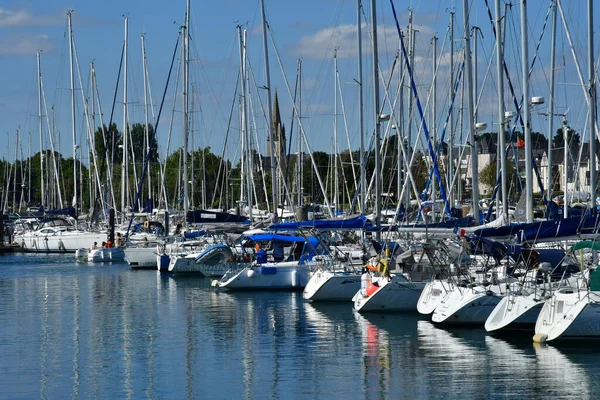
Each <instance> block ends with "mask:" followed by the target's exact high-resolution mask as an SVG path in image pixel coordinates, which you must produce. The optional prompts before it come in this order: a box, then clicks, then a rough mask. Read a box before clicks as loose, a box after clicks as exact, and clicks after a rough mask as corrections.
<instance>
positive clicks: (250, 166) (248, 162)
mask: <svg viewBox="0 0 600 400" xmlns="http://www.w3.org/2000/svg"><path fill="white" fill-rule="evenodd" d="M247 34H248V33H247V31H246V29H244V34H243V42H242V44H243V52H242V59H243V63H242V75H243V78H244V79H243V80H242V85H243V87H244V88H245V89H244V97H243V98H242V100H243V101H244V132H245V137H246V165H247V168H246V171H248V173H247V177H246V181H247V182H248V185H247V186H248V210H249V211H248V212H249V215H248V218H249V219H250V222H252V208H253V206H254V180H253V179H252V177H253V171H252V169H253V156H252V146H250V143H252V140H250V138H251V135H250V131H249V129H248V102H247V101H246V100H247V98H246V95H247V94H248V93H247V92H246V91H247V90H248V88H246V80H247V72H246V67H247V65H246V40H247V38H248V37H247Z"/></svg>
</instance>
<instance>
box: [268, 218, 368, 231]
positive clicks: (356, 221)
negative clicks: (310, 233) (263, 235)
mask: <svg viewBox="0 0 600 400" xmlns="http://www.w3.org/2000/svg"><path fill="white" fill-rule="evenodd" d="M368 225H370V222H368V220H367V218H366V217H364V216H362V215H360V216H357V217H352V218H344V219H317V220H310V221H302V222H282V223H279V224H273V225H271V226H269V228H268V229H269V230H272V231H296V230H298V229H302V228H311V229H317V230H320V231H331V230H343V229H363V228H366V227H367V226H368Z"/></svg>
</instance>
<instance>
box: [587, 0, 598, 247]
mask: <svg viewBox="0 0 600 400" xmlns="http://www.w3.org/2000/svg"><path fill="white" fill-rule="evenodd" d="M593 12H594V3H593V1H592V0H588V74H589V80H590V82H589V84H590V90H589V96H590V112H589V123H588V127H589V128H588V129H589V130H590V192H591V195H592V199H591V200H592V203H591V206H592V208H596V79H595V70H594V14H593ZM594 258H595V257H594Z"/></svg>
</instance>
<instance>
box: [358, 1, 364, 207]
mask: <svg viewBox="0 0 600 400" xmlns="http://www.w3.org/2000/svg"><path fill="white" fill-rule="evenodd" d="M361 8H362V4H361V0H356V32H357V39H358V134H359V136H360V159H359V160H360V212H361V214H365V194H366V188H365V185H366V170H365V168H366V166H365V143H364V132H363V130H364V126H365V121H364V110H363V108H364V107H363V71H362V29H361V21H362V20H361V14H360V10H361Z"/></svg>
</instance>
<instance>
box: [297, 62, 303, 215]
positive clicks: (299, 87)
mask: <svg viewBox="0 0 600 400" xmlns="http://www.w3.org/2000/svg"><path fill="white" fill-rule="evenodd" d="M298 120H299V121H301V120H302V60H301V59H299V60H298ZM299 133H300V134H299V135H298V162H297V163H296V164H297V165H298V206H301V205H302V168H303V166H304V157H302V134H301V132H299Z"/></svg>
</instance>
